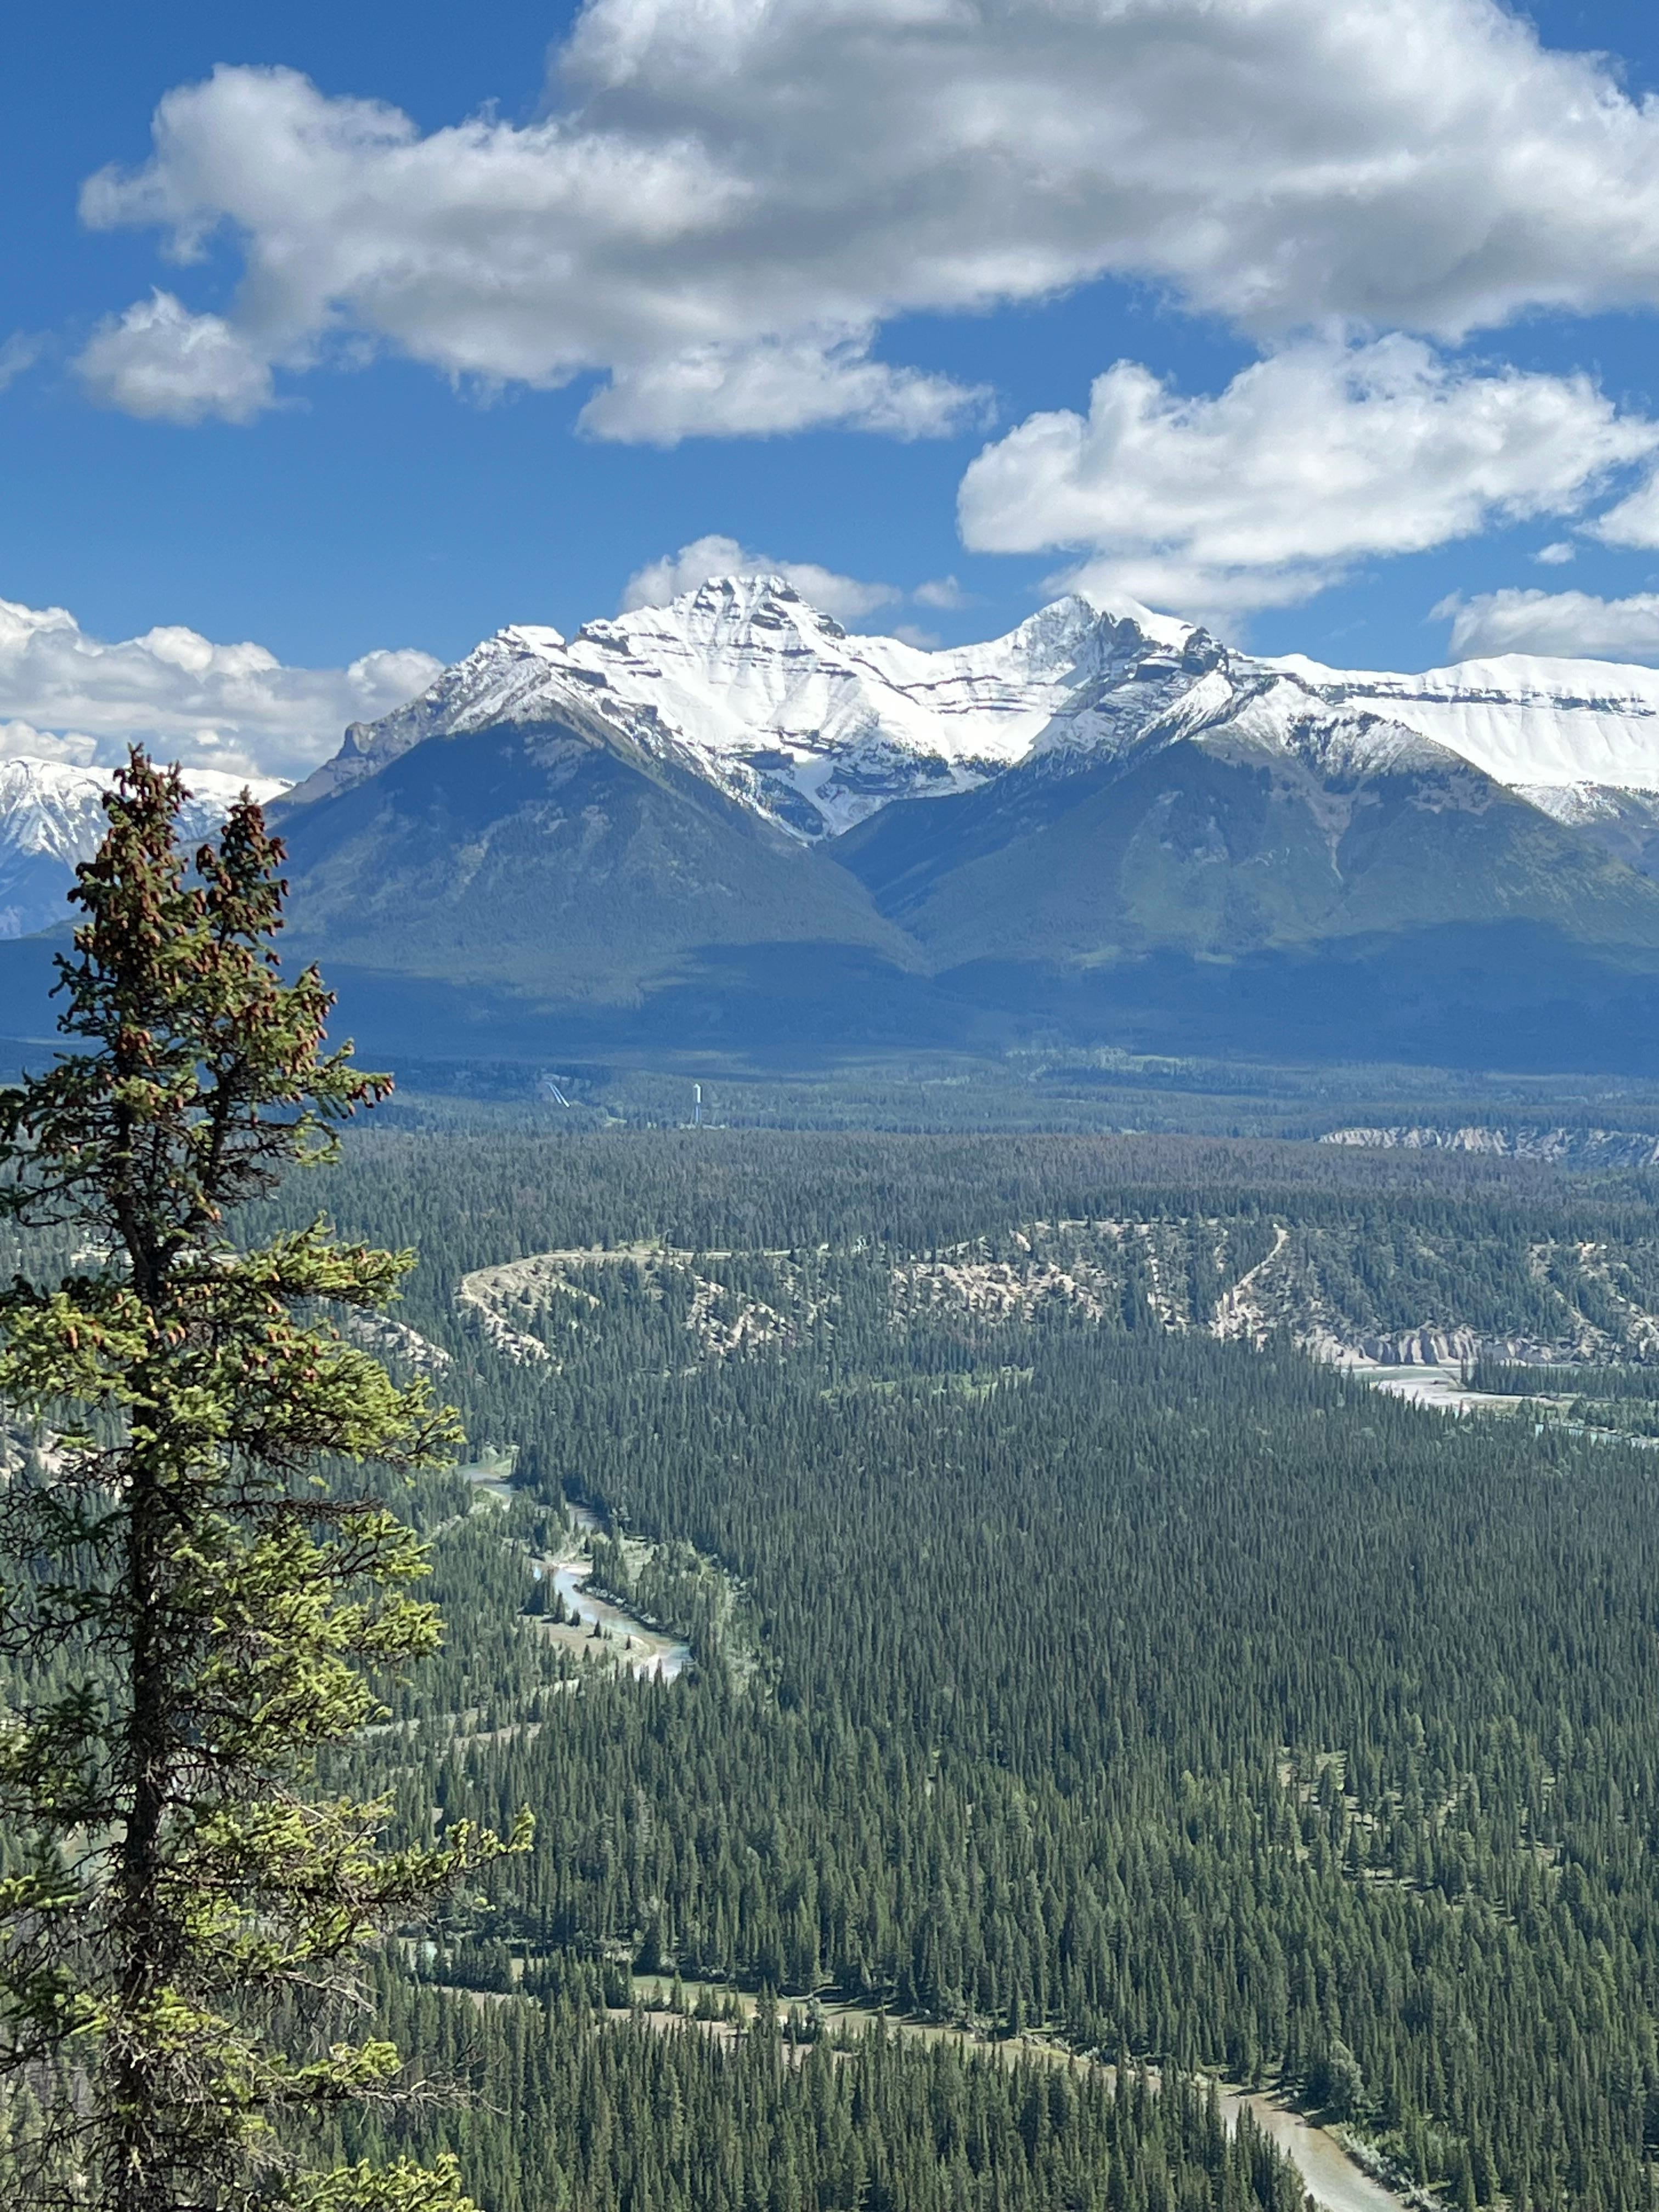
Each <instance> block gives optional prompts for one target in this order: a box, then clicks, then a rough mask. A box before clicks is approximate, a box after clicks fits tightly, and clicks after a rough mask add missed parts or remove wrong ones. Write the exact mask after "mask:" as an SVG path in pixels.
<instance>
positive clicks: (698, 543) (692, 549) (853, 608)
mask: <svg viewBox="0 0 1659 2212" xmlns="http://www.w3.org/2000/svg"><path fill="white" fill-rule="evenodd" d="M711 576H782V577H783V578H785V579H786V580H787V581H788V582H789V583H791V584H793V586H794V587H795V589H796V590H797V591H798V592H799V593H800V595H801V597H802V599H805V600H806V601H808V602H809V604H810V605H812V606H815V607H817V608H820V609H821V610H822V611H823V613H825V614H827V615H833V616H834V617H835V618H836V621H837V622H838V623H858V622H862V621H863V620H864V618H865V617H866V615H872V614H874V613H875V612H876V611H877V610H878V608H881V607H890V606H893V605H896V604H897V603H898V602H899V601H900V600H902V599H903V597H904V594H903V592H901V591H899V590H898V589H897V588H896V586H894V585H892V584H866V583H861V582H860V580H859V579H858V578H857V577H856V576H840V575H837V574H836V571H835V570H834V569H833V568H820V567H819V566H818V564H817V562H815V561H775V560H774V559H773V558H772V556H770V554H768V553H750V552H749V551H748V550H746V549H745V548H744V546H742V545H740V544H738V541H737V539H736V538H722V537H719V536H715V535H711V536H709V537H707V538H696V539H694V540H693V542H692V543H691V544H690V545H682V546H681V548H680V550H679V551H678V553H667V554H665V555H664V556H663V557H662V559H661V560H659V561H652V562H647V564H646V566H645V567H644V568H640V569H637V570H636V571H635V574H633V575H631V576H630V577H629V580H628V582H627V585H626V586H624V588H623V597H622V605H623V613H624V614H626V613H627V612H628V611H629V610H630V609H632V608H634V607H660V606H665V605H667V604H668V602H669V600H670V599H678V598H679V596H680V594H681V593H682V592H695V591H696V588H697V586H698V585H699V584H706V583H707V582H708V580H709V578H710V577H711ZM918 596H920V595H918Z"/></svg>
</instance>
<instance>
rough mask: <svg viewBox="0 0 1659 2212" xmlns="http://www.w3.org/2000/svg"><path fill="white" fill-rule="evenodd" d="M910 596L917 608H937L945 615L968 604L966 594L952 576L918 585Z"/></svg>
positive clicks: (936, 577) (939, 577)
mask: <svg viewBox="0 0 1659 2212" xmlns="http://www.w3.org/2000/svg"><path fill="white" fill-rule="evenodd" d="M910 596H911V598H912V599H914V600H915V603H916V605H918V606H919V607H938V608H939V610H940V611H941V612H945V613H949V612H952V611H955V610H956V609H957V608H958V607H965V606H966V605H967V604H968V594H967V592H964V591H963V588H962V586H961V585H960V584H959V583H957V580H956V578H955V577H954V576H935V577H933V578H932V579H931V580H930V581H929V582H927V583H925V584H918V585H917V586H916V588H915V591H914V592H911V594H910Z"/></svg>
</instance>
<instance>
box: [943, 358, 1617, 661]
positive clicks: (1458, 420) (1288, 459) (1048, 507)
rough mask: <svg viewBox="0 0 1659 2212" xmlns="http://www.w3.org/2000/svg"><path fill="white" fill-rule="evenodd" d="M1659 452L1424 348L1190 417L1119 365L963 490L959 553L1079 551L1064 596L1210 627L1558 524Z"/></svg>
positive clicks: (1243, 387)
mask: <svg viewBox="0 0 1659 2212" xmlns="http://www.w3.org/2000/svg"><path fill="white" fill-rule="evenodd" d="M1656 447H1659V423H1654V422H1649V421H1647V420H1646V419H1645V418H1644V417H1641V416H1632V415H1623V414H1620V412H1619V411H1618V410H1617V409H1616V408H1615V407H1614V406H1613V403H1612V402H1611V401H1610V400H1608V399H1607V398H1605V397H1604V395H1603V394H1602V393H1601V392H1600V391H1598V390H1597V388H1596V387H1595V385H1594V384H1593V383H1592V382H1591V381H1590V380H1589V379H1588V378H1587V377H1583V376H1545V375H1534V374H1522V373H1521V372H1520V371H1518V370H1513V369H1505V370H1499V371H1495V372H1487V373H1481V372H1477V371H1474V370H1470V369H1467V368H1455V367H1453V366H1451V365H1449V363H1448V362H1446V361H1445V360H1443V358H1442V356H1439V355H1438V354H1437V353H1436V352H1435V351H1434V350H1433V349H1431V348H1430V347H1429V346H1427V345H1425V343H1422V342H1421V341H1420V340H1417V339H1413V338H1405V337H1392V338H1387V339H1383V340H1380V341H1378V342H1377V343H1374V344H1371V345H1367V346H1362V347H1358V348H1352V349H1344V348H1342V347H1340V346H1337V345H1334V344H1329V343H1309V344H1304V345H1299V346H1293V347H1290V348H1287V349H1285V350H1284V351H1282V352H1279V353H1277V354H1274V355H1272V356H1269V357H1268V358H1267V360H1265V361H1262V362H1256V363H1255V364H1254V365H1253V366H1252V367H1250V368H1247V369H1245V370H1243V371H1242V372H1241V373H1240V374H1239V375H1237V377H1235V378H1234V379H1233V380H1232V382H1231V384H1230V385H1228V386H1226V388H1225V390H1224V391H1223V392H1219V393H1217V394H1214V395H1206V396H1202V397H1200V398H1183V397H1182V396H1181V395H1180V394H1179V393H1177V392H1175V391H1173V390H1172V389H1171V388H1170V386H1169V385H1167V384H1166V383H1164V382H1163V381H1162V380H1160V379H1159V378H1158V377H1157V376H1155V375H1154V374H1152V371H1151V370H1150V369H1148V368H1142V367H1141V366H1139V364H1138V363H1136V362H1118V363H1117V365H1116V366H1115V368H1109V369H1108V370H1107V371H1106V373H1105V374H1104V375H1103V376H1100V377H1097V379H1096V380H1095V383H1094V386H1093V389H1092V391H1091V395H1090V404H1089V412H1088V414H1087V415H1086V416H1083V415H1079V414H1076V413H1073V412H1072V411H1070V410H1060V411H1057V412H1054V413H1049V414H1041V415H1033V416H1030V417H1029V418H1028V419H1027V420H1026V421H1025V422H1022V423H1020V424H1019V425H1018V427H1017V428H1014V429H1013V430H1011V431H1010V432H1009V433H1008V435H1007V436H1006V437H1005V438H1003V439H1001V440H1000V441H997V442H996V443H995V444H994V445H990V446H987V447H986V448H985V450H984V452H983V453H981V454H980V455H979V457H978V459H975V461H974V462H972V463H971V464H970V465H969V468H968V471H967V472H966V474H965V475H964V476H963V480H962V485H961V489H960V493H959V496H958V513H959V519H960V523H961V528H962V535H963V542H964V543H965V544H967V545H969V547H970V548H972V549H973V550H976V551H981V552H1001V553H1031V552H1042V551H1048V550H1061V549H1077V550H1079V551H1081V552H1083V553H1085V555H1086V556H1087V557H1086V558H1085V560H1084V561H1083V562H1081V563H1080V564H1079V566H1078V567H1076V568H1073V570H1072V571H1071V572H1070V574H1069V575H1068V577H1067V578H1066V581H1068V582H1069V583H1070V584H1071V586H1072V587H1073V589H1077V590H1082V591H1085V592H1094V593H1096V594H1097V595H1100V596H1103V597H1107V598H1111V597H1114V596H1117V595H1121V594H1124V593H1127V594H1129V595H1131V596H1133V597H1134V598H1136V599H1141V600H1144V601H1146V602H1147V603H1148V604H1150V605H1154V606H1167V607H1174V608H1176V609H1178V610H1180V611H1182V613H1185V614H1196V615H1201V616H1203V617H1208V618H1215V619H1219V620H1225V619H1226V618H1227V617H1234V616H1237V615H1239V614H1242V613H1247V612H1249V611H1251V610H1252V609H1255V608H1260V607H1268V606H1283V605H1292V604H1294V603H1296V602H1297V601H1299V600H1301V599H1306V598H1308V597H1309V596H1310V595H1311V594H1312V593H1313V592H1316V591H1318V590H1320V589H1322V587H1323V586H1326V585H1328V584H1329V583H1331V582H1333V581H1334V580H1336V579H1337V578H1338V577H1340V575H1342V574H1344V573H1345V571H1346V569H1347V568H1349V567H1350V566H1351V565H1352V563H1353V562H1356V561H1358V560H1361V559H1363V558H1365V557H1366V556H1373V555H1385V554H1400V553H1414V552H1421V551H1423V550H1425V549H1427V548H1428V547H1430V546H1434V545H1440V544H1446V543H1447V542H1448V541H1449V540H1451V539H1454V538H1462V537H1467V536H1468V535H1469V534H1470V533H1471V532H1474V531H1477V530H1480V529H1481V528H1482V527H1484V526H1486V525H1487V524H1489V523H1491V522H1492V521H1494V520H1514V519H1516V518H1519V517H1522V516H1528V515H1538V514H1561V513H1576V512H1577V511H1578V510H1579V509H1581V508H1582V507H1583V505H1584V503H1585V501H1587V500H1589V498H1590V497H1592V496H1593V495H1595V492H1596V491H1597V490H1598V489H1601V488H1602V487H1603V486H1604V485H1605V484H1606V483H1607V479H1608V477H1609V475H1610V473H1611V472H1612V471H1615V470H1617V469H1619V468H1620V467H1622V466H1625V465H1628V464H1630V463H1632V462H1634V461H1636V460H1638V459H1642V458H1643V457H1644V456H1645V455H1647V454H1650V453H1653V452H1654V451H1655V449H1656Z"/></svg>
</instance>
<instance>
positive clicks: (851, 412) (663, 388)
mask: <svg viewBox="0 0 1659 2212" xmlns="http://www.w3.org/2000/svg"><path fill="white" fill-rule="evenodd" d="M871 339H872V332H870V331H862V332H860V333H859V334H858V335H857V336H856V337H850V338H847V339H836V338H833V337H829V338H827V337H823V336H816V337H804V338H800V339H798V340H796V341H794V342H793V343H789V344H787V345H786V344H777V343H771V342H769V341H767V342H763V343H760V344H757V345H751V346H748V347H742V346H706V347H704V348H702V349H701V350H699V351H698V352H696V353H693V354H682V355H680V356H677V357H676V358H674V359H671V360H669V361H665V362H650V363H647V364H646V365H645V366H644V367H642V368H630V369H618V370H617V372H616V373H615V374H613V376H612V377H611V381H610V382H609V383H608V384H606V385H605V386H602V387H601V389H600V390H599V391H598V392H595V393H594V395H593V397H592V398H591V399H590V400H589V401H588V403H587V404H586V406H585V407H584V408H583V409H582V411H581V414H580V417H579V418H578V420H579V423H580V428H582V429H584V430H586V432H587V433H588V435H590V436H592V437H595V438H613V439H617V440H618V441H624V442H627V443H631V444H639V445H656V446H672V445H678V442H679V441H680V440H681V439H682V438H687V437H693V436H700V437H718V436H720V435H722V434H726V435H733V436H750V437H770V436H776V435H781V434H782V433H784V432H787V431H791V430H811V429H823V428H832V427H838V428H844V429H854V430H881V431H886V432H887V433H889V434H890V435H891V436H893V437H897V438H933V437H942V436H944V435H946V434H947V433H948V432H950V431H951V430H954V429H957V428H959V427H960V426H961V425H962V424H963V423H964V422H974V421H975V420H976V419H981V418H982V417H983V416H984V415H985V413H986V411H987V406H986V395H985V394H984V393H983V392H980V391H979V390H977V389H971V390H970V389H969V388H967V387H964V386H962V385H959V384H953V383H952V382H951V380H950V379H949V378H948V377H944V376H927V375H924V374H921V371H919V370H917V369H911V368H889V367H888V365H887V364H886V363H885V362H877V361H871V360H870V359H869V358H868V354H869V349H870V343H871Z"/></svg>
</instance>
